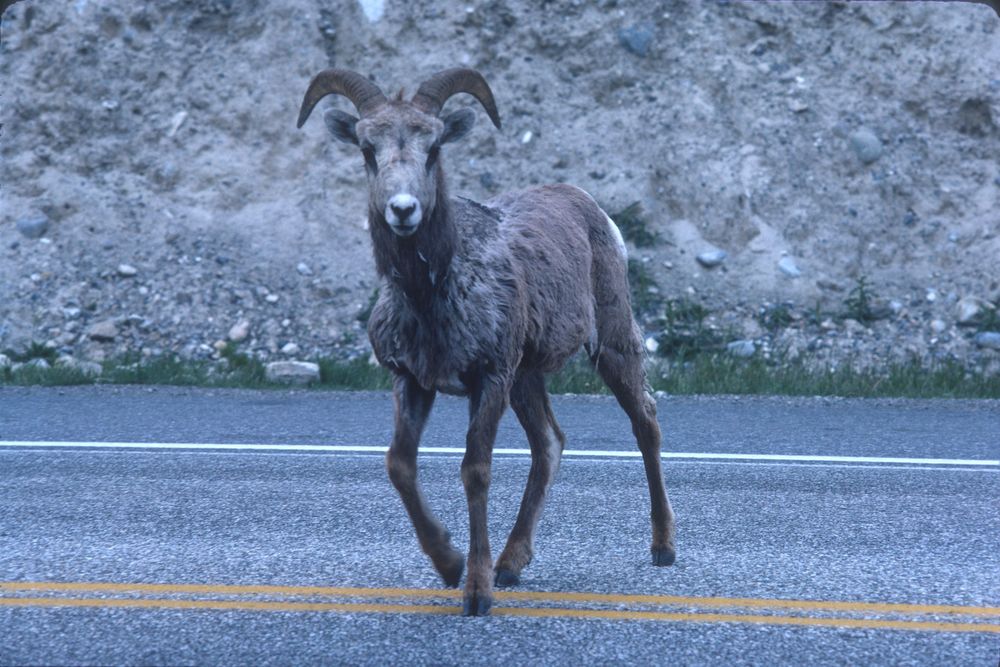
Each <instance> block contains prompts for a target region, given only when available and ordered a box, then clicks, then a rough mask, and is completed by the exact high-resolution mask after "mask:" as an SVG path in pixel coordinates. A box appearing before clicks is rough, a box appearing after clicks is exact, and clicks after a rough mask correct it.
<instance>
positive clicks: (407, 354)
mask: <svg viewBox="0 0 1000 667" xmlns="http://www.w3.org/2000/svg"><path fill="white" fill-rule="evenodd" d="M457 93H468V94H470V95H472V96H473V97H475V98H476V99H477V100H478V101H479V102H480V104H482V106H483V108H484V109H485V110H486V113H487V115H489V117H490V120H491V121H493V124H494V125H495V126H496V127H497V128H499V127H500V116H499V114H498V112H497V106H496V103H495V102H494V99H493V93H492V92H491V90H490V88H489V86H488V85H487V83H486V81H485V80H484V79H483V77H482V76H481V75H480V74H479V73H478V72H476V71H474V70H471V69H450V70H445V71H443V72H439V73H438V74H435V75H434V76H432V77H431V78H430V79H428V80H427V81H425V82H424V83H423V84H421V85H420V87H419V89H418V90H417V93H416V94H415V95H414V96H413V98H412V99H411V100H409V101H406V100H404V99H403V96H402V94H400V95H399V96H398V97H397V98H396V99H387V98H386V96H385V95H384V94H383V93H382V91H381V90H379V88H378V87H377V86H376V85H375V84H374V83H372V82H371V81H369V80H368V79H366V78H364V77H362V76H361V75H359V74H357V73H355V72H351V71H347V70H340V69H329V70H325V71H323V72H320V73H319V74H318V75H317V76H316V77H315V78H314V79H313V80H312V82H311V83H310V84H309V88H308V90H307V92H306V94H305V99H304V100H303V102H302V108H301V111H300V113H299V119H298V126H299V127H302V125H303V124H304V123H305V121H306V119H308V118H309V114H310V113H311V112H312V110H313V107H315V105H316V103H317V102H319V100H320V99H322V98H323V97H325V96H326V95H330V94H338V95H343V96H345V97H347V98H348V99H349V100H350V101H351V102H353V103H354V106H355V107H356V108H357V110H358V113H359V114H360V116H361V117H360V119H359V118H355V117H354V116H351V115H349V114H347V113H344V112H342V111H336V110H331V111H330V112H328V114H327V125H328V127H329V129H330V131H331V132H332V133H333V135H334V136H335V137H336V138H337V139H339V140H340V141H343V142H346V143H350V144H355V145H357V146H358V147H360V149H361V153H362V155H363V156H364V161H365V169H366V171H367V174H368V218H369V227H370V231H371V238H372V247H373V251H374V256H375V268H376V270H377V272H378V274H379V276H381V277H382V278H383V279H384V282H385V286H384V288H383V290H382V292H381V296H380V297H379V299H378V302H377V304H376V305H375V308H374V309H373V311H372V313H371V316H370V318H369V322H368V335H369V337H370V339H371V344H372V348H373V350H374V352H375V355H376V357H377V358H378V360H379V362H380V363H381V364H382V365H383V366H385V367H386V368H388V369H389V370H390V371H391V372H392V374H393V378H394V383H393V394H394V399H395V432H394V434H393V437H392V444H391V445H390V448H389V452H388V454H387V456H386V468H387V469H388V473H389V478H390V479H391V480H392V483H393V485H394V486H395V487H396V489H397V490H398V491H399V494H400V496H401V497H402V500H403V504H404V505H405V507H406V510H407V512H408V513H409V515H410V518H411V520H412V521H413V526H414V528H415V529H416V533H417V537H418V539H419V540H420V545H421V547H422V548H423V550H424V552H426V553H427V555H428V556H430V558H431V560H432V561H433V563H434V567H435V568H437V571H438V572H439V573H440V575H441V577H442V578H443V579H444V582H445V584H447V585H448V586H458V584H459V580H460V579H461V576H462V570H463V562H462V561H463V558H462V554H461V553H459V552H458V551H457V550H456V549H455V548H454V547H453V546H452V545H451V542H450V537H449V534H448V532H447V531H446V530H445V529H444V527H443V526H442V525H441V523H440V522H439V521H438V519H437V518H436V517H435V516H434V515H433V514H432V513H431V511H430V509H429V508H428V507H427V504H426V502H425V501H424V497H423V494H422V492H421V490H420V487H419V486H418V483H417V468H416V458H417V447H418V443H419V440H420V435H421V431H422V430H423V427H424V424H425V422H426V420H427V417H428V414H429V413H430V410H431V405H432V404H433V402H434V396H435V394H436V392H438V391H443V392H446V393H451V394H458V395H462V396H468V397H469V412H470V419H469V430H468V434H467V437H466V445H465V446H466V450H465V457H464V459H463V460H462V482H463V484H464V486H465V492H466V496H467V500H468V505H469V525H470V528H469V533H470V545H469V554H468V569H467V575H466V581H465V595H464V606H463V613H464V614H465V615H474V616H475V615H483V614H487V613H489V610H490V606H491V604H492V599H493V592H492V588H493V584H494V582H495V583H496V585H498V586H510V585H514V584H517V583H518V581H519V576H520V573H521V570H522V568H524V567H525V566H526V565H527V564H528V563H529V562H530V561H531V557H532V541H533V535H534V531H535V526H536V524H537V522H538V518H539V516H540V514H541V509H542V503H543V501H544V498H545V494H546V491H547V490H548V488H549V486H550V484H551V482H552V479H553V476H554V474H555V472H556V469H557V468H558V465H559V459H560V456H561V454H562V449H563V445H564V442H565V437H564V435H563V432H562V431H561V430H560V428H559V425H558V424H557V423H556V420H555V417H554V416H553V414H552V409H551V407H550V405H549V399H548V395H547V393H546V390H545V377H544V374H545V373H549V372H553V371H556V370H558V369H559V368H561V367H562V366H563V364H564V363H565V362H566V360H567V359H569V358H570V356H572V355H573V354H574V353H575V352H576V351H577V350H579V349H580V348H581V346H585V347H586V349H587V351H588V353H589V355H590V358H591V360H592V362H593V363H594V364H595V365H596V367H597V370H598V372H599V373H600V375H601V377H602V378H603V379H604V380H605V382H607V384H608V385H609V386H610V388H611V390H612V391H613V392H614V394H615V396H616V397H617V399H618V402H619V404H620V405H621V406H622V408H624V410H625V412H626V413H627V414H628V416H629V418H630V419H631V421H632V429H633V432H634V434H635V437H636V439H637V441H638V444H639V449H640V450H641V452H642V458H643V463H644V464H645V469H646V477H647V480H648V482H649V494H650V499H651V503H652V512H651V517H652V524H653V539H652V555H653V564H654V565H670V564H672V563H673V562H674V557H675V549H674V517H673V512H672V510H671V508H670V503H669V501H668V499H667V493H666V489H665V488H664V485H663V476H662V472H661V470H660V427H659V425H658V424H657V421H656V403H655V402H654V401H653V398H652V397H651V396H650V395H649V393H648V391H647V384H646V375H645V371H644V369H643V354H644V352H643V345H642V337H641V334H640V331H639V328H638V326H637V325H636V323H635V320H634V319H633V317H632V310H631V305H630V302H629V289H628V278H627V273H626V252H625V245H624V243H623V241H622V237H621V234H620V233H619V231H618V228H617V227H616V226H615V225H614V223H613V222H612V221H611V219H610V218H609V217H608V216H607V215H606V214H605V213H604V211H602V210H601V209H600V207H598V205H597V204H596V203H595V202H594V200H593V199H592V198H591V197H590V195H588V194H587V193H586V192H584V191H583V190H580V189H578V188H575V187H573V186H570V185H547V186H543V187H537V188H531V189H527V190H519V191H516V192H509V193H506V194H502V195H499V196H497V197H495V198H493V199H491V200H489V201H487V202H486V203H485V204H478V203H476V202H474V201H471V200H468V199H462V198H458V199H451V198H449V197H448V192H447V188H446V185H445V176H444V169H443V168H442V165H441V155H440V151H441V147H442V146H443V145H444V144H446V143H449V142H452V141H455V140H457V139H460V138H462V137H463V136H465V135H466V134H467V133H468V132H469V131H470V130H471V129H472V126H473V124H474V122H475V112H473V111H472V110H471V109H461V110H458V111H455V112H452V113H450V114H448V115H446V116H444V117H443V118H438V115H439V114H440V112H441V108H442V107H443V106H444V104H445V102H446V101H447V100H448V99H449V98H450V97H451V96H452V95H455V94H457ZM508 401H509V402H510V405H511V406H512V407H513V409H514V412H515V414H516V415H517V418H518V420H519V421H520V422H521V425H522V426H523V427H524V430H525V432H526V433H527V436H528V442H529V444H530V446H531V469H530V472H529V474H528V482H527V486H526V488H525V491H524V497H523V499H522V500H521V508H520V511H519V512H518V515H517V519H516V522H515V524H514V528H513V530H512V531H511V534H510V537H509V539H508V541H507V546H506V548H504V550H503V552H502V553H501V554H500V558H499V559H498V560H497V562H496V570H495V575H494V571H493V562H492V558H491V555H490V544H489V539H488V535H487V522H486V497H487V490H488V487H489V483H490V462H491V457H492V450H493V442H494V438H495V436H496V432H497V424H498V422H499V421H500V417H501V415H502V414H503V412H504V410H505V409H506V407H507V403H508ZM494 577H495V578H494Z"/></svg>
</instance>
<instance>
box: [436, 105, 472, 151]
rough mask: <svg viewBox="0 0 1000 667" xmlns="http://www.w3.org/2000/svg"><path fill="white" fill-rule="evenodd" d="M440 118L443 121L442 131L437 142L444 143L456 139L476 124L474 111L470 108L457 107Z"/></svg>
mask: <svg viewBox="0 0 1000 667" xmlns="http://www.w3.org/2000/svg"><path fill="white" fill-rule="evenodd" d="M441 120H442V121H444V132H442V133H441V139H440V140H439V141H438V143H441V144H446V143H448V142H450V141H458V140H459V139H461V138H462V137H464V136H465V135H467V134H468V133H469V132H471V131H472V127H473V126H474V125H475V124H476V112H475V111H473V110H472V109H459V110H458V111H453V112H451V113H450V114H448V115H447V116H445V117H444V118H442V119H441Z"/></svg>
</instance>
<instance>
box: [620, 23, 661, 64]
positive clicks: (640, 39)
mask: <svg viewBox="0 0 1000 667" xmlns="http://www.w3.org/2000/svg"><path fill="white" fill-rule="evenodd" d="M618 42H619V43H620V44H621V45H622V46H623V47H625V50H626V51H628V52H629V53H632V54H635V55H637V56H639V57H640V58H645V57H646V56H647V55H649V47H650V46H652V44H653V24H652V23H638V24H636V25H631V26H629V27H627V28H622V29H621V30H619V31H618Z"/></svg>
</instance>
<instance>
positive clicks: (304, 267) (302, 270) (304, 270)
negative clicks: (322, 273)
mask: <svg viewBox="0 0 1000 667" xmlns="http://www.w3.org/2000/svg"><path fill="white" fill-rule="evenodd" d="M295 270H296V271H298V272H299V275H302V276H311V275H312V274H313V272H312V269H310V268H309V265H308V264H306V263H305V262H299V263H298V265H297V266H296V267H295Z"/></svg>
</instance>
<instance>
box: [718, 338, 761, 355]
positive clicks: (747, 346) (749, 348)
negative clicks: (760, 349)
mask: <svg viewBox="0 0 1000 667" xmlns="http://www.w3.org/2000/svg"><path fill="white" fill-rule="evenodd" d="M726 351H727V352H729V354H731V355H733V356H734V357H740V358H742V359H748V358H750V357H752V356H753V355H754V352H756V351H757V346H756V345H754V342H753V341H752V340H734V341H733V342H732V343H729V344H727V345H726Z"/></svg>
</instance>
